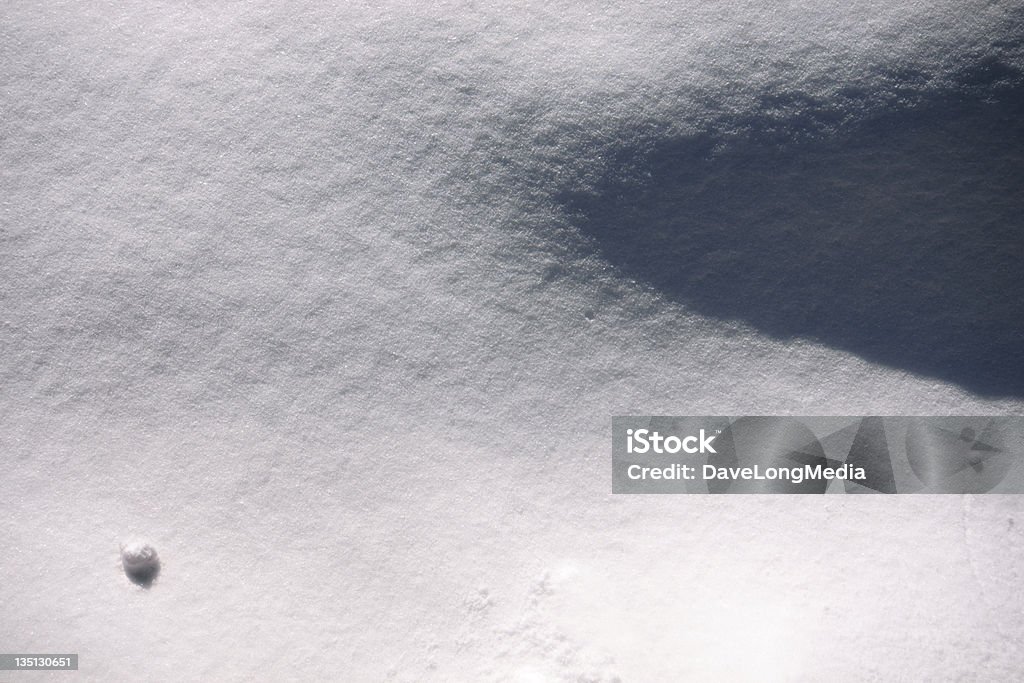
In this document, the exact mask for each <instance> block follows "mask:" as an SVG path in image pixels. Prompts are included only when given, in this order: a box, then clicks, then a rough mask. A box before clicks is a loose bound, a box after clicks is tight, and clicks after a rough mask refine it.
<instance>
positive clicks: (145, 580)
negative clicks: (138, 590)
mask: <svg viewBox="0 0 1024 683" xmlns="http://www.w3.org/2000/svg"><path fill="white" fill-rule="evenodd" d="M121 564H122V565H123V566H124V573H125V574H126V575H127V576H128V578H129V579H131V580H132V581H133V582H135V583H137V584H139V585H140V586H149V584H151V583H153V579H155V578H156V575H157V574H159V573H160V558H159V556H157V554H156V548H154V547H153V546H151V545H150V544H149V543H144V542H142V541H132V542H130V543H123V544H122V545H121Z"/></svg>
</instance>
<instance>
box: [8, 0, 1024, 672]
mask: <svg viewBox="0 0 1024 683" xmlns="http://www.w3.org/2000/svg"><path fill="white" fill-rule="evenodd" d="M331 4H334V5H336V7H330V6H329V5H331ZM1020 22H1021V13H1020V11H1019V8H1018V7H1017V3H1013V2H981V1H974V0H966V1H965V0H956V1H953V0H932V1H929V2H911V3H892V2H869V1H856V0H855V1H852V2H843V3H838V2H813V3H811V2H787V3H777V4H772V3H761V2H746V1H744V0H730V1H729V2H723V3H698V2H632V3H622V2H611V3H591V2H545V3H540V2H516V3H510V2H509V3H489V4H483V3H475V2H436V3H401V2H385V3H375V4H367V3H312V2H305V3H304V2H297V3H287V4H284V3H281V4H273V3H262V2H248V3H235V2H227V1H226V0H223V1H219V2H212V3H198V4H196V3H184V2H152V1H150V2H137V1H131V2H119V3H113V2H98V3H84V4H82V3H70V2H57V1H53V2H45V3H41V4H40V3H29V2H21V1H13V2H7V3H5V4H4V7H3V8H2V9H0V88H2V93H3V94H2V97H0V103H2V104H0V106H2V107H3V110H2V116H0V178H2V180H0V182H2V188H3V192H2V194H0V217H2V218H0V240H2V241H0V245H2V246H0V262H2V268H3V271H2V272H3V273H4V281H3V285H4V286H3V290H2V292H0V302H2V303H0V349H2V351H3V353H2V354H0V373H2V377H3V384H2V387H3V389H2V393H0V416H2V421H0V425H2V428H0V454H2V455H0V457H2V459H3V460H2V462H3V466H4V470H3V472H4V473H3V479H2V481H3V484H4V486H3V494H2V496H0V543H2V545H0V547H2V549H3V552H2V554H0V651H2V652H12V653H13V652H25V653H34V652H39V653H46V652H55V653H56V652H60V653H64V652H77V653H78V654H79V655H80V671H79V672H78V673H77V674H75V676H76V680H83V681H111V680H113V681H127V680H182V681H190V680H216V681H248V680H266V681H286V680H296V681H299V680H301V681H308V680H350V681H376V680H395V681H421V680H437V681H452V680H456V681H475V680H496V681H516V680H523V681H603V682H607V681H613V680H621V681H635V680H636V681H653V680H681V679H685V678H696V679H700V680H764V679H775V680H822V679H836V680H863V679H872V680H876V679H884V680H887V679H913V680H917V679H978V678H980V679H985V680H1014V679H1017V678H1019V676H1020V661H1021V655H1022V648H1021V645H1020V643H1022V642H1024V619H1022V617H1021V615H1020V609H1019V607H1020V604H1021V602H1020V600H1021V589H1020V586H1021V585H1022V581H1024V574H1022V567H1024V556H1022V546H1021V538H1022V529H1024V524H1022V523H1021V522H1020V521H1019V520H1017V517H1018V516H1019V515H1020V512H1021V510H1022V508H1024V502H1020V501H1018V499H1017V498H1016V497H1002V496H977V497H971V496H965V497H959V496H921V497H903V496H901V497H891V498H887V497H882V496H878V497H858V498H853V497H849V498H838V497H835V496H826V497H822V498H796V497H792V498H789V497H787V498H781V497H779V498H769V497H760V496H758V497H737V498H729V499H722V498H717V497H710V496H708V497H694V496H661V497H642V496H636V497H625V496H615V497H613V496H612V495H611V494H610V490H611V483H610V471H609V470H610V438H609V437H610V427H611V416H612V415H624V414H682V415H703V414H709V415H745V414H834V415H859V414H865V415H866V414H871V415H886V414H894V415H902V414H907V415H928V414H940V415H941V414H1020V413H1021V411H1022V410H1024V401H1022V400H1021V396H1020V395H1019V394H1018V395H1013V394H1012V393H1011V394H1009V395H1000V396H996V397H986V396H982V395H980V394H978V393H974V392H973V391H972V389H971V388H970V387H969V386H966V385H965V384H964V383H962V382H957V381H951V380H950V379H949V378H948V377H946V378H944V377H941V376H935V375H928V374H924V373H920V374H918V373H915V372H914V371H913V370H912V369H908V368H906V367H900V366H899V365H894V364H889V365H886V364H883V363H876V362H872V361H871V360H868V359H866V358H864V357H860V356H858V355H856V349H853V350H851V349H844V348H840V347H837V346H829V345H826V344H824V343H818V342H815V341H813V340H811V339H807V338H804V337H801V336H800V335H796V336H795V337H793V338H782V337H778V336H774V337H773V336H771V335H770V334H767V333H766V332H765V331H764V330H761V329H758V327H757V325H756V324H750V323H748V322H747V321H744V320H736V319H727V318H722V317H716V316H714V315H712V314H710V313H709V312H707V311H700V310H699V307H695V306H691V305H689V304H688V302H686V301H681V300H679V299H678V298H677V297H674V296H671V294H670V293H666V292H665V291H661V290H659V288H658V287H657V286H655V285H652V284H651V283H650V282H645V281H641V280H638V279H636V278H633V277H631V276H629V275H627V274H624V273H623V272H621V270H619V269H617V268H616V267H613V266H612V265H611V264H610V263H609V262H608V260H607V258H606V257H605V255H603V254H602V253H601V252H600V250H599V249H596V248H594V246H593V244H592V238H588V236H587V235H585V234H582V232H581V229H580V226H579V224H578V222H577V221H576V217H574V216H573V215H571V211H569V210H568V209H567V206H566V203H565V202H564V201H562V200H561V199H560V198H561V197H563V196H564V195H567V194H572V195H573V196H582V197H589V196H594V195H595V194H598V195H600V193H601V192H602V188H605V187H607V186H608V185H607V182H608V181H607V179H608V178H609V177H616V178H617V179H616V181H615V182H617V183H620V186H621V187H629V186H630V183H636V184H641V185H642V183H643V182H644V176H643V169H642V164H641V168H640V169H639V170H638V169H635V168H634V169H631V168H630V167H628V166H627V165H622V166H621V167H620V166H619V165H618V161H617V160H616V158H614V155H615V154H617V153H623V152H622V151H623V150H626V152H628V153H629V154H634V155H635V156H637V157H642V156H643V154H644V153H646V152H648V151H651V150H655V149H661V148H662V147H663V146H664V145H665V144H666V142H667V141H674V140H679V139H691V138H695V137H699V136H700V135H707V136H711V137H712V138H713V139H714V140H715V141H716V142H717V144H719V146H725V147H728V146H729V145H730V144H733V142H734V141H737V140H742V139H743V138H744V136H746V135H750V134H752V133H751V130H752V126H753V125H754V124H751V123H750V121H752V120H754V121H759V122H762V123H763V122H764V121H778V122H779V125H780V126H781V127H782V129H785V126H786V125H788V122H790V121H792V119H793V117H794V116H795V115H799V114H800V113H801V112H802V111H803V110H802V109H801V106H803V105H799V104H797V105H792V104H791V105H783V104H780V105H779V106H780V107H781V109H780V110H779V111H778V112H772V111H764V110H763V107H764V105H763V103H764V102H766V101H767V100H766V99H765V96H766V95H771V94H772V93H798V94H800V95H801V97H803V98H805V99H804V100H800V101H811V102H816V103H819V104H817V105H813V106H812V105H806V106H807V107H808V111H810V112H811V114H813V117H812V118H814V121H813V122H812V123H813V125H812V126H811V128H812V129H813V132H814V134H815V135H822V136H826V137H827V136H829V135H831V134H833V133H834V134H836V135H839V134H842V133H843V131H847V130H856V126H857V125H858V122H861V121H865V120H870V119H871V117H872V116H875V115H876V114H878V112H886V111H889V110H899V111H902V110H905V109H912V108H913V107H914V106H915V103H917V102H921V101H925V100H929V98H934V97H938V96H940V95H942V94H943V93H948V92H950V91H951V90H952V91H954V92H956V89H957V88H961V89H963V88H966V86H965V85H964V83H963V79H962V74H963V73H964V72H965V70H969V69H971V68H974V66H975V65H977V64H980V63H986V62H985V60H986V59H991V60H995V63H998V64H1002V65H1008V66H1006V68H1008V69H1014V68H1015V69H1020V68H1021V67H1022V66H1024V61H1022V57H1021V54H1020V52H1021V47H1020V45H1021V41H1020V38H1021V23H1020ZM897 73H917V74H924V75H925V76H926V77H922V78H920V79H917V80H914V79H912V78H908V79H906V80H905V81H899V79H898V78H897V77H895V76H893V74H897ZM1018 73H1019V72H1018ZM978 87H979V88H982V86H978ZM992 87H995V86H992ZM851 88H855V89H858V91H860V92H863V93H868V95H865V96H864V97H862V98H860V99H858V100H857V103H856V106H854V104H852V103H851V101H850V100H848V99H844V98H846V97H848V95H847V94H844V93H849V91H850V89H851ZM982 89H983V88H982ZM964 92H965V93H966V94H965V96H970V97H983V96H984V93H981V95H979V94H978V93H975V92H973V91H972V92H966V90H965V91H964ZM1014 92H1016V91H1014ZM833 105H834V106H835V107H838V108H839V109H840V110H841V114H842V115H841V116H840V117H839V118H838V119H837V118H828V116H826V114H829V113H830V112H831V110H830V109H829V107H831V106H833ZM787 106H789V107H796V112H795V114H794V111H792V110H791V109H786V107H787ZM814 107H819V109H814ZM755 115H756V116H755ZM752 116H754V118H753V119H752V118H751V117H752ZM815 117H816V118H815ZM758 125H762V124H758ZM814 126H819V128H814ZM787 134H788V133H787ZM1014 149H1016V148H1014ZM856 154H857V153H856V152H851V158H854V157H855V158H856V159H860V157H856ZM1019 162H1020V160H1019V159H1016V163H1018V164H1019ZM858 163H859V162H858ZM1016 168H1019V166H1017V167H1016ZM633 171H636V173H635V174H634V173H633ZM616 173H619V174H621V176H622V177H617V176H615V174H616ZM987 173H989V172H988V171H986V169H983V168H979V167H975V166H965V168H964V183H963V186H962V187H961V188H960V190H959V191H962V192H964V193H969V192H972V191H973V190H972V189H971V188H972V187H974V185H980V184H983V183H984V181H985V180H986V178H988V175H987ZM1017 173H1018V175H1017V176H1015V177H1017V178H1019V171H1018V172H1017ZM972 183H974V185H972ZM737 191H738V192H739V191H742V188H738V189H737ZM938 191H941V192H946V191H947V190H945V189H941V190H938ZM605 198H606V199H607V197H605ZM1008 201H1009V200H1008ZM907 220H908V222H907V223H906V225H910V222H909V220H910V219H909V218H908V219H907ZM906 225H905V224H896V225H893V226H891V229H892V231H893V232H894V233H896V234H899V233H900V231H901V230H906V229H907V227H906ZM799 228H800V223H799V221H797V222H796V223H795V228H794V229H799ZM734 239H735V238H734ZM739 239H740V240H741V239H742V234H741V235H740V237H739ZM808 239H809V240H812V241H813V236H811V235H808ZM588 240H590V241H588ZM1011 246H1012V247H1013V248H1019V242H1018V243H1016V244H1015V245H1011ZM136 535H137V536H139V537H144V538H146V539H147V542H148V543H150V544H152V547H153V548H157V549H159V553H160V560H161V562H162V566H161V569H160V575H159V578H158V579H157V580H156V581H155V582H154V583H153V585H152V586H151V587H149V589H148V590H140V589H139V588H138V587H137V586H134V585H132V583H131V582H128V581H126V580H125V576H124V573H123V571H121V569H120V568H118V567H117V565H116V564H115V563H113V562H112V558H113V555H112V553H113V549H115V548H117V547H118V544H119V543H120V542H121V540H122V539H125V538H130V537H133V536H136ZM57 675H58V674H52V675H48V674H45V673H29V672H17V673H14V674H11V675H10V676H9V678H11V679H12V680H17V681H21V680H25V681H33V680H49V679H50V678H53V677H56V676H57ZM59 675H60V676H63V677H67V676H68V674H66V673H62V674H59Z"/></svg>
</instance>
